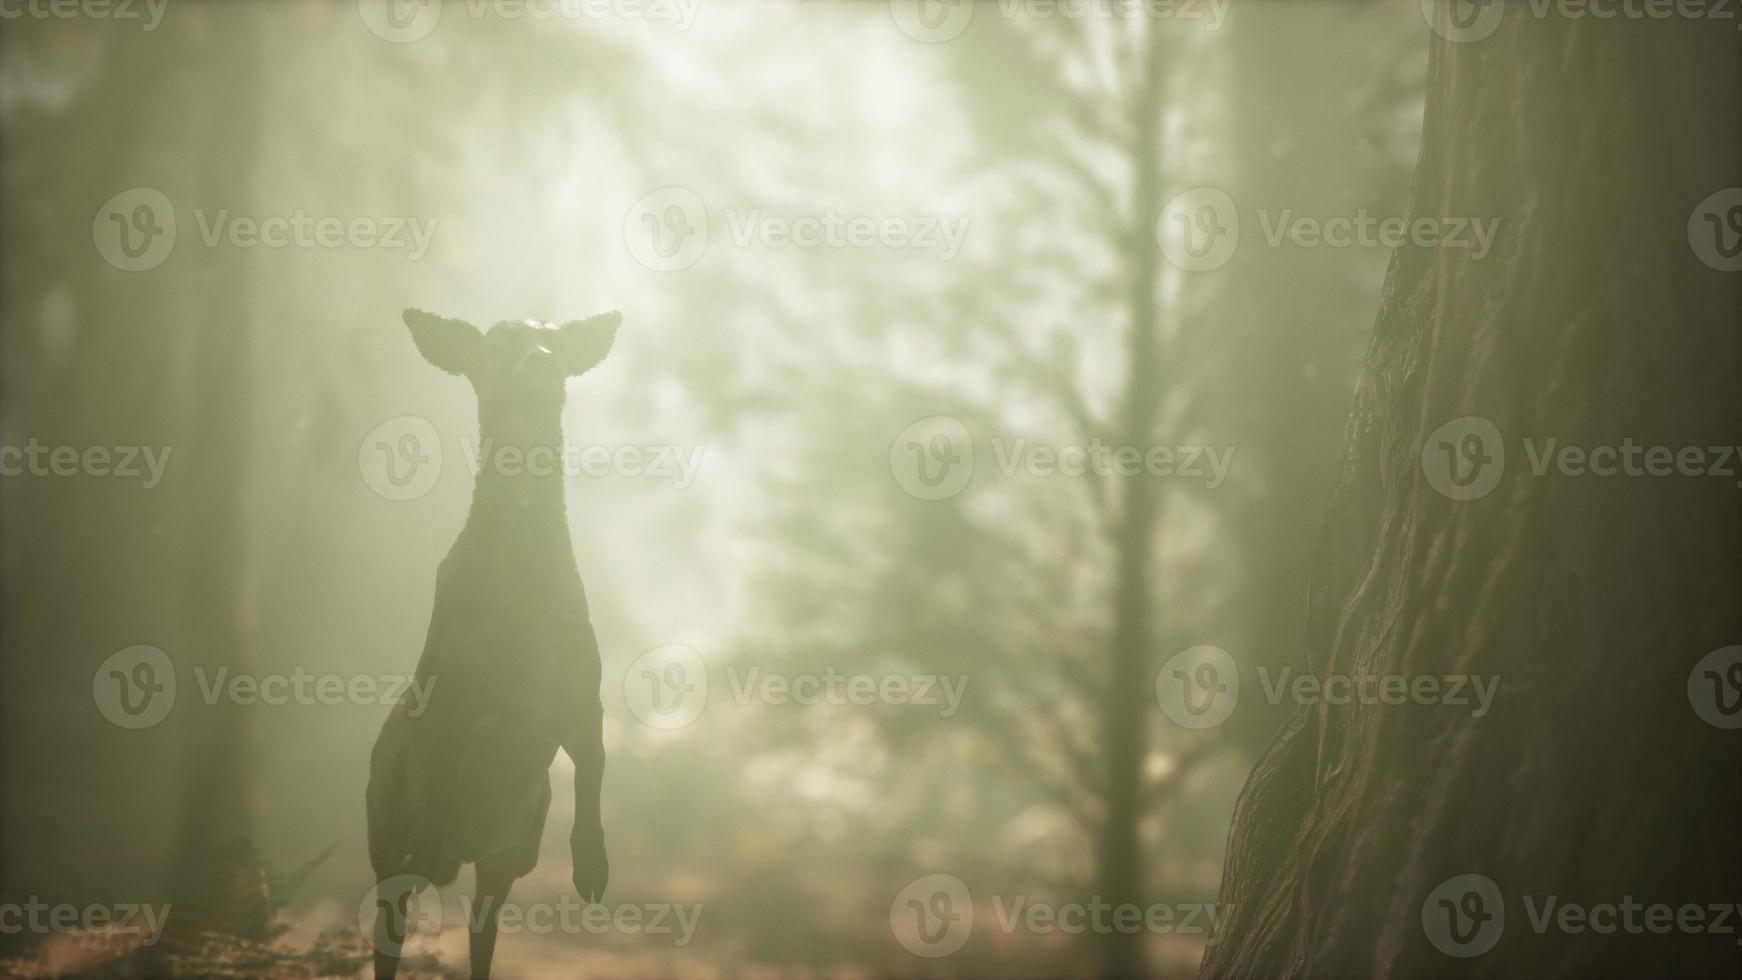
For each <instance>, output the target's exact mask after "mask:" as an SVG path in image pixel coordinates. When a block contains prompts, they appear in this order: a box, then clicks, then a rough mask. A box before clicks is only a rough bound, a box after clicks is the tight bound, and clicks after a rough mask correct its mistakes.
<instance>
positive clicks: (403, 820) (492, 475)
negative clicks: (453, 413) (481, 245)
mask: <svg viewBox="0 0 1742 980" xmlns="http://www.w3.org/2000/svg"><path fill="white" fill-rule="evenodd" d="M621 319H622V318H621V316H620V314H618V313H616V312H614V311H613V312H607V313H601V314H599V315H597V316H593V317H589V318H587V319H584V320H576V321H571V322H568V323H564V324H562V325H561V326H557V325H554V324H549V323H539V322H534V321H530V320H524V321H507V322H503V323H498V324H497V325H496V326H494V327H492V328H490V330H489V331H488V332H484V331H480V330H479V329H478V328H477V327H474V326H472V325H471V324H470V323H467V322H465V321H463V320H453V319H446V318H443V317H438V316H434V315H432V314H429V313H425V312H422V311H420V310H415V309H410V310H406V311H405V314H404V320H405V325H406V327H408V328H409V329H410V331H411V338H412V341H413V343H414V344H415V345H416V347H417V350H418V352H419V353H421V354H422V355H423V357H424V359H425V360H426V361H428V362H429V363H430V364H431V365H433V366H434V367H436V368H438V369H440V370H442V371H445V372H447V373H448V374H451V375H457V376H460V377H463V378H466V379H467V380H468V381H470V382H471V385H472V389H473V391H474V392H475V394H476V396H477V405H478V433H479V454H478V462H479V465H478V466H477V474H476V477H475V483H474V487H473V493H472V502H471V509H470V510H469V512H468V513H467V516H466V523H465V526H464V527H463V528H462V529H461V531H460V533H459V536H458V538H457V539H456V540H455V541H454V544H453V547H452V548H451V549H450V550H449V551H448V553H447V556H446V557H445V558H444V559H443V560H442V562H441V564H440V566H439V567H438V568H437V570H436V582H435V601H434V608H433V611H432V613H431V616H430V622H429V630H428V633H427V634H426V638H425V640H424V646H423V653H422V655H421V657H420V658H419V660H418V663H417V673H416V680H417V682H418V683H420V684H425V685H428V690H429V697H428V698H427V700H426V702H425V703H424V704H423V707H422V710H421V712H417V711H416V710H415V709H414V708H413V707H412V701H411V700H410V699H405V700H402V701H401V702H400V703H399V704H397V705H396V706H395V707H394V708H393V710H392V711H391V713H390V714H389V715H388V717H387V720H386V721H385V722H384V723H383V724H382V726H381V732H380V734H379V735H378V736H377V737H376V739H375V745H374V748H373V750H372V751H371V753H370V757H369V786H368V791H367V810H368V839H369V862H370V864H371V866H372V867H373V870H374V873H375V879H376V892H375V901H376V904H377V908H378V912H379V914H378V915H377V916H376V921H375V925H374V931H373V935H372V937H371V940H372V945H373V946H374V949H375V954H374V966H375V976H376V977H378V978H382V980H390V978H392V977H393V976H394V975H395V974H396V973H397V972H398V969H399V959H400V955H401V954H402V952H403V941H404V939H405V934H404V933H405V929H404V926H405V920H406V916H407V914H408V910H407V906H408V903H409V902H410V901H411V900H412V899H413V898H414V897H415V895H416V893H417V892H419V891H420V890H421V889H422V888H423V887H425V886H426V885H446V884H449V883H451V882H452V881H453V880H454V879H455V878H456V877H457V876H458V874H459V869H460V866H461V865H462V864H468V863H469V864H472V865H473V866H474V868H475V871H476V902H475V904H474V906H473V911H472V914H471V915H468V917H467V918H468V928H469V929H470V930H471V935H470V937H469V941H470V950H469V952H470V957H471V972H472V975H473V976H475V977H488V976H489V975H490V962H491V959H492V958H493V956H494V955H495V950H496V933H497V929H498V916H499V915H500V911H501V907H502V902H503V901H504V900H505V899H506V898H507V896H508V892H509V890H510V889H511V888H512V887H513V885H514V882H515V880H516V879H518V878H520V877H523V876H524V875H526V874H527V873H529V872H531V871H532V869H533V868H534V867H536V866H537V864H538V851H539V840H540V838H541V837H542V835H543V833H544V825H545V818H546V817H547V816H548V815H549V812H550V800H551V792H550V766H551V763H552V762H553V761H554V760H555V758H556V751H557V749H558V748H559V747H560V748H562V749H563V751H565V752H567V753H568V756H569V758H570V760H571V761H572V762H573V763H574V769H575V775H574V780H575V782H574V793H575V822H574V829H573V831H572V832H571V834H570V838H569V844H570V851H571V854H572V859H573V875H572V880H573V883H574V887H575V891H576V892H577V893H578V894H579V895H580V897H581V898H582V899H583V900H585V901H587V902H589V903H592V902H598V901H601V900H602V899H603V898H604V894H605V885H606V882H607V880H608V878H609V876H610V868H609V865H608V862H607V859H606V854H605V834H604V828H603V825H602V823H601V820H600V814H599V790H600V783H601V781H602V780H603V777H604V772H605V749H604V742H603V707H602V705H601V702H600V698H599V680H600V665H599V644H598V639H597V637H596V636H595V635H594V632H593V626H592V621H591V618H590V616H589V613H588V608H587V595H586V590H585V589H584V588H583V586H582V584H581V576H580V572H579V570H578V568H577V566H576V564H575V557H574V552H573V549H572V548H571V547H570V544H569V529H568V517H567V514H566V510H565V507H564V503H563V492H564V487H563V480H562V467H560V466H555V465H549V464H550V462H551V461H552V460H554V459H557V458H560V457H559V456H551V455H544V454H545V453H551V454H555V453H559V452H560V448H561V442H562V407H563V400H564V396H565V392H564V387H565V382H566V381H567V379H569V378H572V377H576V376H579V375H581V374H584V373H586V372H587V371H588V370H590V369H591V368H593V367H594V366H595V365H597V364H598V363H599V362H600V361H602V360H604V358H605V355H606V354H608V353H609V352H610V350H611V343H612V340H613V339H614V338H615V336H616V332H617V326H618V324H619V323H620V322H621ZM510 454H512V455H510ZM541 458H542V459H543V460H544V462H545V465H536V464H537V461H538V460H540V459H541Z"/></svg>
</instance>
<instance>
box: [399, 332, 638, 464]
mask: <svg viewBox="0 0 1742 980" xmlns="http://www.w3.org/2000/svg"><path fill="white" fill-rule="evenodd" d="M622 320H623V317H622V315H621V314H619V313H617V312H616V311H611V312H609V313H600V314H598V315H597V316H592V317H588V318H587V319H585V320H571V321H569V322H568V323H564V324H562V325H561V326H558V325H556V324H553V323H538V322H535V321H532V320H505V321H503V322H501V323H498V324H496V325H495V326H494V327H491V328H490V330H489V332H484V331H481V330H479V329H478V328H477V327H474V326H472V325H471V324H470V323H467V322H465V321H464V320H450V319H447V318H445V317H439V316H435V315H434V314H430V313H425V312H423V311H422V310H406V311H405V325H406V326H407V327H409V328H411V339H412V340H413V341H414V342H415V343H416V344H417V349H418V351H419V352H420V353H422V354H423V356H424V359H425V360H427V361H429V362H430V363H431V364H433V365H435V366H436V367H438V368H440V369H441V370H443V371H446V372H448V373H449V374H457V375H460V376H462V377H464V378H466V379H467V380H468V381H470V382H472V390H473V391H475V392H476V393H477V396H478V428H479V430H480V434H481V435H482V436H483V437H484V438H489V439H494V440H496V441H497V442H498V443H499V444H507V445H518V446H522V447H528V446H534V445H554V444H555V443H557V442H560V441H561V438H562V431H561V429H562V421H561V414H562V404H563V382H564V381H565V380H567V379H568V378H572V377H575V376H577V375H580V374H584V373H586V372H587V371H588V370H589V369H591V368H592V367H593V365H595V364H598V363H599V362H600V361H602V360H604V359H605V355H606V354H608V353H610V350H611V341H612V340H613V339H614V338H615V337H616V335H617V325H618V324H619V323H621V322H622Z"/></svg>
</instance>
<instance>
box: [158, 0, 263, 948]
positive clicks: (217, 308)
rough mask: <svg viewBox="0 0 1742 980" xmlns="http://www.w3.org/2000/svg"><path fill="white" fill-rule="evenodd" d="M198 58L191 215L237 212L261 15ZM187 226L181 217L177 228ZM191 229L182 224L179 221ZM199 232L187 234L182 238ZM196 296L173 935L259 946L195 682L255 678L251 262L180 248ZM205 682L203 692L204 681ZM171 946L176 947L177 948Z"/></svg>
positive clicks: (241, 724) (243, 803) (257, 910)
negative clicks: (195, 274)
mask: <svg viewBox="0 0 1742 980" xmlns="http://www.w3.org/2000/svg"><path fill="white" fill-rule="evenodd" d="M201 13H202V14H204V15H205V16H207V17H209V18H210V21H211V25H210V33H209V34H208V35H207V36H206V37H205V38H204V42H203V47H204V48H205V52H204V53H205V56H206V57H207V59H209V63H211V64H214V65H220V66H222V68H221V69H218V70H215V71H214V72H213V77H217V78H220V79H222V80H223V81H222V88H221V89H218V90H214V91H212V92H210V93H209V94H208V97H209V99H210V101H209V102H208V103H207V106H208V109H207V111H208V113H209V116H208V127H209V128H208V132H207V135H206V142H205V145H206V147H207V149H206V150H205V152H204V155H203V157H202V159H201V160H200V161H199V163H198V166H199V167H201V168H202V169H201V170H199V171H198V173H199V178H198V180H197V181H196V182H195V185H194V193H195V194H196V195H198V197H199V198H200V200H199V201H198V202H194V203H196V204H197V206H202V207H206V208H208V209H213V210H215V209H216V208H230V209H231V210H232V211H236V212H245V211H246V209H247V208H248V207H249V203H250V200H251V198H250V195H249V185H250V178H251V176H252V175H253V173H254V169H255V167H254V160H255V156H256V145H257V142H258V140H259V136H260V125H259V117H260V107H259V106H258V104H257V101H256V100H257V93H258V90H259V84H258V83H259V78H260V71H261V69H260V61H261V56H262V50H261V45H260V40H259V39H260V38H261V37H263V36H264V33H265V32H264V25H262V24H261V18H263V17H265V16H268V10H267V9H266V7H265V5H264V4H262V5H259V6H256V5H254V4H237V5H235V7H233V8H230V9H217V7H216V5H214V7H212V8H207V9H204V10H202V11H201ZM183 220H184V222H188V216H186V215H184V217H183ZM188 223H189V224H191V222H188ZM195 230H197V229H194V228H191V227H190V228H188V229H186V230H185V231H184V232H183V234H188V233H189V232H192V231H195ZM189 237H192V236H191V235H189ZM188 251H189V253H190V255H189V257H188V260H189V261H193V262H198V263H200V264H201V265H202V266H203V268H202V269H201V270H200V272H201V273H202V275H201V278H203V279H204V281H205V288H204V291H203V293H202V294H201V298H200V302H199V303H198V304H196V307H195V309H196V313H195V317H196V324H195V328H194V330H193V338H194V339H193V343H194V345H195V348H194V357H193V371H192V375H193V377H192V380H193V402H192V417H191V418H190V420H189V425H188V426H187V432H188V436H187V441H188V447H187V450H186V457H187V462H186V470H185V473H184V479H185V480H186V481H187V486H188V491H187V497H186V498H185V501H186V506H187V513H186V516H185V523H184V528H185V530H184V534H185V541H186V544H187V567H186V570H185V581H186V589H187V592H186V594H185V596H184V599H183V617H184V633H183V636H184V642H185V644H186V648H185V649H184V650H182V651H178V653H179V656H178V657H177V666H178V670H179V672H180V674H181V684H182V685H184V687H185V688H186V691H187V693H186V694H185V695H184V696H185V697H186V700H187V701H188V702H190V703H189V704H187V706H186V708H185V709H184V710H188V711H189V712H190V714H192V716H193V717H192V720H191V721H190V724H189V732H190V739H191V747H190V752H189V754H188V757H187V758H186V759H185V760H184V761H183V772H184V783H183V786H182V802H181V806H182V811H181V815H180V818H179V825H180V826H179V830H178V833H177V838H176V844H175V847H176V868H175V874H174V883H173V887H174V893H173V894H174V898H175V901H176V903H177V906H176V911H175V915H174V916H173V917H172V919H171V928H172V929H176V930H177V931H178V932H180V933H182V934H183V935H186V934H187V933H190V932H194V931H212V932H219V933H223V934H227V935H234V936H239V937H242V938H247V939H265V938H267V933H268V929H269V926H270V920H271V909H270V907H269V900H268V898H267V895H266V893H265V886H264V868H263V867H262V866H261V864H260V863H259V861H258V859H257V854H256V853H255V851H254V843H253V834H254V831H255V821H256V816H257V813H256V808H257V807H258V804H259V800H258V798H257V797H258V793H257V789H256V787H255V786H254V783H253V777H252V768H251V767H252V758H251V756H252V750H253V745H252V726H251V725H250V724H249V720H248V716H247V709H246V708H245V707H243V706H239V705H236V704H234V703H232V702H231V701H229V699H227V698H222V697H220V698H218V699H217V700H216V701H215V702H214V703H212V704H205V703H203V701H202V700H200V699H198V698H197V697H195V695H197V693H198V688H197V685H195V684H194V677H193V674H192V670H193V669H202V670H204V671H205V672H206V674H207V676H208V679H209V678H212V677H217V676H219V671H222V670H225V669H227V670H228V672H229V674H230V675H235V674H237V673H240V672H244V671H247V670H249V669H250V668H251V666H252V665H251V659H252V657H251V653H252V646H253V643H252V634H253V622H252V619H253V610H252V608H251V606H252V597H251V596H250V595H249V578H250V576H249V567H248V547H247V542H248V536H249V528H248V508H247V502H248V487H249V470H250V469H251V465H250V463H251V460H250V456H251V435H252V431H253V421H254V417H253V399H252V388H253V379H252V377H251V374H252V371H253V358H252V350H253V339H252V338H253V329H252V325H253V309H252V307H251V303H250V290H249V276H248V262H247V260H246V258H245V256H246V254H247V253H246V252H243V251H241V250H239V249H236V248H234V247H217V248H211V249H196V248H189V249H188ZM208 682H210V681H209V680H208ZM172 938H177V937H172Z"/></svg>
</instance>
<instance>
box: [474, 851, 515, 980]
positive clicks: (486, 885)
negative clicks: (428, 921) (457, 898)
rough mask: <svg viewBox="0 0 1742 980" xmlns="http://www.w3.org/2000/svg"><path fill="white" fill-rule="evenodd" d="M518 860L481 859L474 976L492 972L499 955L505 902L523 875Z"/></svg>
mask: <svg viewBox="0 0 1742 980" xmlns="http://www.w3.org/2000/svg"><path fill="white" fill-rule="evenodd" d="M517 863H518V862H511V861H507V860H501V859H485V860H482V861H479V862H478V865H477V871H478V887H477V894H476V899H475V901H474V902H473V903H472V914H471V917H470V918H471V921H470V922H468V923H467V927H468V928H469V929H470V930H471V933H472V935H471V956H472V976H473V977H478V978H482V977H488V976H490V961H491V960H492V959H494V958H495V956H496V930H497V927H498V926H499V925H500V916H501V914H502V903H503V902H505V901H507V900H508V890H509V889H510V888H513V887H514V879H516V878H518V877H519V876H520V872H519V871H518V870H517V867H516V865H517Z"/></svg>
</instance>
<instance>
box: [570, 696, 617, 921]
mask: <svg viewBox="0 0 1742 980" xmlns="http://www.w3.org/2000/svg"><path fill="white" fill-rule="evenodd" d="M576 714H577V717H576V718H575V720H574V723H573V726H572V728H571V730H570V733H569V737H568V739H567V740H566V741H565V742H564V744H563V750H564V751H566V752H567V753H568V754H569V760H570V761H571V762H573V763H574V764H575V828H574V830H573V831H572V832H571V833H570V834H569V850H570V852H571V854H572V855H573V859H574V883H575V891H576V892H577V893H578V894H579V895H580V896H581V897H582V898H583V899H586V900H587V901H589V902H598V901H602V900H603V899H604V897H605V884H606V882H607V881H608V880H609V879H610V877H611V867H610V863H609V862H608V861H607V860H606V857H605V828H604V825H603V824H602V823H601V822H600V819H599V784H600V782H601V781H602V780H603V779H604V778H605V741H604V730H603V728H604V711H603V709H602V708H601V707H600V705H599V702H598V698H597V695H594V696H592V697H589V698H588V699H587V700H586V702H584V704H583V707H582V710H580V711H579V712H577V713H576Z"/></svg>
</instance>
